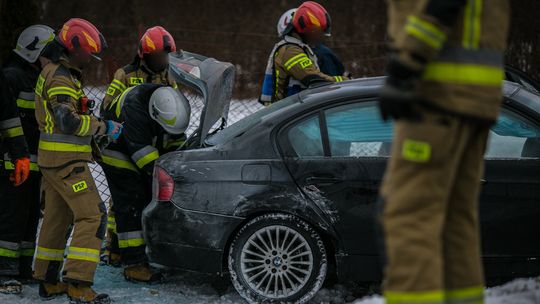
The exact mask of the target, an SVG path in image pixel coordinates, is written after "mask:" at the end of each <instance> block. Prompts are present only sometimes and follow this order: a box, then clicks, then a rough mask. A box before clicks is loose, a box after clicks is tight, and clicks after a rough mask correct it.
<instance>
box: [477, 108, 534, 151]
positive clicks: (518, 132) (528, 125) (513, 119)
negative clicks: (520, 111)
mask: <svg viewBox="0 0 540 304" xmlns="http://www.w3.org/2000/svg"><path fill="white" fill-rule="evenodd" d="M486 158H505V159H521V158H540V128H539V127H538V126H536V125H534V124H533V123H532V122H530V121H528V120H527V119H525V118H523V117H521V116H519V115H517V114H515V113H512V112H511V111H509V110H506V109H503V110H502V111H501V114H500V115H499V119H498V120H497V123H496V124H495V125H494V126H493V127H492V128H491V131H490V134H489V140H488V146H487V151H486Z"/></svg>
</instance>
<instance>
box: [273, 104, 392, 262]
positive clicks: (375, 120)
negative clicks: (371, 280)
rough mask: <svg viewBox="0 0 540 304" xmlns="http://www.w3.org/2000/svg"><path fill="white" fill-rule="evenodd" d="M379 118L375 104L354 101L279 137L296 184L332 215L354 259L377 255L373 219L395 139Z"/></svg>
mask: <svg viewBox="0 0 540 304" xmlns="http://www.w3.org/2000/svg"><path fill="white" fill-rule="evenodd" d="M379 117H380V116H379V113H378V109H377V107H376V103H375V102H374V101H371V100H353V101H349V102H343V103H340V104H334V105H331V106H328V107H326V108H323V109H318V110H316V111H313V112H311V113H309V114H307V115H304V116H302V117H300V118H298V119H296V120H295V121H293V122H292V123H290V124H289V125H287V126H286V127H285V128H283V129H282V131H281V132H280V136H279V138H280V141H281V146H282V147H283V148H284V152H285V155H286V156H285V163H286V165H287V166H288V168H289V170H290V172H291V174H292V176H293V178H294V180H295V181H296V183H297V184H298V186H299V187H300V188H301V189H302V191H303V192H304V193H305V194H306V195H307V196H308V197H310V198H311V199H312V200H313V201H314V202H315V203H317V204H319V205H320V206H321V208H322V209H323V210H324V211H325V212H326V213H327V214H329V216H330V217H331V218H332V221H333V223H334V227H335V229H336V230H337V232H338V235H339V236H340V237H341V241H342V244H343V246H344V248H345V251H346V252H347V254H351V255H357V254H358V255H360V254H362V255H376V254H377V253H378V242H377V235H378V234H377V233H376V228H377V227H376V223H375V216H374V215H375V213H376V201H377V193H378V188H379V184H380V179H381V177H382V175H383V172H384V166H385V163H386V159H387V155H388V150H387V149H388V146H389V142H390V141H391V138H392V128H391V125H390V124H387V123H384V122H382V120H381V119H380V118H379ZM366 166H369V171H377V173H376V174H373V173H372V174H369V173H368V170H367V167H366Z"/></svg>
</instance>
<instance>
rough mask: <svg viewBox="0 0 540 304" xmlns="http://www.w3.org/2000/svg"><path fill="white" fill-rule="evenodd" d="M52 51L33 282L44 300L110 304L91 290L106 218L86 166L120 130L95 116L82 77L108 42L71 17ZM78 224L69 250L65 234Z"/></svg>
mask: <svg viewBox="0 0 540 304" xmlns="http://www.w3.org/2000/svg"><path fill="white" fill-rule="evenodd" d="M51 45H52V47H54V48H55V49H56V50H57V53H55V56H51V60H52V62H51V63H49V64H48V65H47V66H45V67H44V68H43V71H42V72H41V74H40V75H39V77H38V80H37V84H36V90H35V94H36V118H37V121H38V125H39V130H40V132H41V133H40V139H39V146H38V165H39V167H40V170H41V173H42V174H43V178H42V191H43V193H42V195H43V201H44V205H45V207H44V211H43V212H44V215H43V222H42V225H41V230H40V232H39V237H38V243H37V249H36V254H35V262H34V278H35V279H37V280H39V281H40V289H39V293H40V296H42V297H44V298H47V297H52V296H56V295H59V294H63V293H66V292H67V295H68V297H69V298H70V299H71V300H72V301H73V302H75V303H109V302H110V299H109V296H108V295H106V294H97V293H96V292H95V291H94V290H93V289H92V287H91V286H92V283H93V281H94V272H95V270H96V266H97V264H98V262H99V252H100V249H101V243H102V241H103V238H104V236H105V229H106V223H107V217H106V208H105V204H104V202H102V201H101V198H100V195H99V192H98V190H97V187H96V185H95V183H94V179H93V178H92V175H91V172H90V169H89V167H88V163H89V162H93V155H92V152H93V146H95V144H94V141H93V136H94V135H102V134H107V135H109V136H110V137H112V138H115V137H117V136H118V135H119V133H120V132H121V130H122V129H121V125H120V124H118V123H115V122H113V121H102V120H101V119H99V118H96V117H95V116H92V115H89V110H88V107H89V104H90V102H89V100H88V98H87V97H86V96H85V95H84V92H83V91H82V85H81V76H82V70H83V69H84V68H86V67H87V66H88V65H89V64H90V63H91V58H92V57H96V58H99V57H97V56H99V54H100V53H101V52H102V50H103V49H104V48H105V47H106V43H105V40H104V38H103V36H102V35H101V33H100V32H99V31H98V30H97V29H96V27H95V26H94V25H93V24H91V23H90V22H88V21H86V20H83V19H78V18H73V19H70V20H68V21H67V22H66V23H65V24H64V25H63V27H62V29H61V30H60V32H59V33H58V34H57V35H56V36H55V39H54V40H53V42H51ZM72 224H73V234H72V239H71V242H70V245H69V247H68V248H67V250H66V234H67V232H68V229H69V227H70V225H72ZM64 251H66V253H67V257H66V260H65V262H64ZM63 262H64V263H63ZM62 264H63V265H62ZM60 269H62V270H63V271H62V274H61V275H62V282H60V281H59V277H60V273H59V272H60Z"/></svg>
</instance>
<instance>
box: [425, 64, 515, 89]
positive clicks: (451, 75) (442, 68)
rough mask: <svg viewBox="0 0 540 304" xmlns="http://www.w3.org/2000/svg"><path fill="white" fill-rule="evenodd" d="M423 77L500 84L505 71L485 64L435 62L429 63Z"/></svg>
mask: <svg viewBox="0 0 540 304" xmlns="http://www.w3.org/2000/svg"><path fill="white" fill-rule="evenodd" d="M423 79H425V80H433V81H440V82H448V83H455V84H464V85H481V86H500V85H501V84H502V81H503V79H504V71H503V70H502V69H501V68H498V67H492V66H485V65H475V64H464V63H447V62H433V63H429V64H428V65H427V67H426V70H425V71H424V75H423Z"/></svg>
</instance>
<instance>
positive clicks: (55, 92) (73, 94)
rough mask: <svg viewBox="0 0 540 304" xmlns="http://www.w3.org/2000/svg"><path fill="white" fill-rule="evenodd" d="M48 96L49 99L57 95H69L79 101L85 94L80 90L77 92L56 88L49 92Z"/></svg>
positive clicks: (67, 88)
mask: <svg viewBox="0 0 540 304" xmlns="http://www.w3.org/2000/svg"><path fill="white" fill-rule="evenodd" d="M47 95H48V96H49V97H52V96H55V95H69V96H71V97H73V98H75V99H79V97H81V96H82V95H83V92H82V91H80V90H75V89H72V88H69V87H54V88H50V89H49V90H47Z"/></svg>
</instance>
